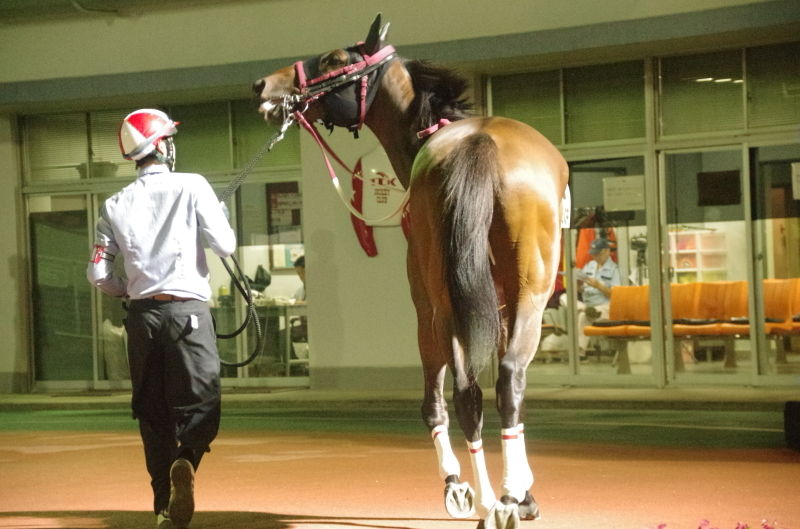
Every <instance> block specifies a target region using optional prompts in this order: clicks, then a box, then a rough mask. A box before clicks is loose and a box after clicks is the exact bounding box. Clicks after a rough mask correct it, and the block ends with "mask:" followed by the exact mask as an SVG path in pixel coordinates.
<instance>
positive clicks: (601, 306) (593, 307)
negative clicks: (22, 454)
mask: <svg viewBox="0 0 800 529" xmlns="http://www.w3.org/2000/svg"><path fill="white" fill-rule="evenodd" d="M589 254H590V255H591V256H592V260H591V261H589V262H588V263H586V266H584V267H583V269H582V272H583V274H582V276H583V280H582V281H578V292H580V293H581V294H582V298H583V303H579V304H578V318H577V320H578V321H577V327H578V345H579V347H580V354H581V356H585V355H586V348H587V346H588V345H589V337H588V336H586V335H585V334H584V333H583V328H584V327H585V326H586V325H589V324H590V323H591V322H594V321H597V320H607V319H608V309H609V305H610V303H611V289H612V288H613V287H615V286H619V285H621V284H622V280H621V279H620V275H619V268H618V267H617V263H615V262H614V260H613V259H611V258H610V256H611V243H609V242H608V239H603V238H597V239H595V240H593V241H592V246H591V248H590V249H589Z"/></svg>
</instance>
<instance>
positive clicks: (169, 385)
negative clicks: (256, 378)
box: [125, 299, 220, 513]
mask: <svg viewBox="0 0 800 529" xmlns="http://www.w3.org/2000/svg"><path fill="white" fill-rule="evenodd" d="M125 328H126V330H127V331H128V360H129V362H130V368H131V383H132V385H133V398H132V402H131V407H132V409H133V417H134V418H135V419H138V420H139V432H140V433H141V436H142V441H143V443H144V455H145V461H146V463H147V471H148V472H149V473H150V477H151V485H152V487H153V495H154V502H153V508H154V511H155V512H156V513H159V512H161V511H162V510H163V509H165V508H166V507H167V504H168V503H169V489H170V480H169V470H170V467H171V466H172V463H173V462H174V461H175V459H177V458H178V457H182V458H185V459H188V460H189V461H191V462H192V464H193V465H194V467H195V468H197V466H198V465H199V464H200V459H201V458H202V457H203V454H204V453H205V452H208V451H209V450H210V448H209V445H210V444H211V441H213V440H214V438H215V437H216V435H217V431H218V430H219V421H220V381H219V369H220V364H219V356H218V355H217V343H216V336H215V334H214V325H213V322H212V319H211V313H210V311H209V310H208V305H207V304H206V303H205V302H202V301H174V302H173V301H156V300H150V299H145V300H132V301H131V303H130V308H129V309H128V315H127V318H126V320H125Z"/></svg>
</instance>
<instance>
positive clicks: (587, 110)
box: [564, 61, 645, 143]
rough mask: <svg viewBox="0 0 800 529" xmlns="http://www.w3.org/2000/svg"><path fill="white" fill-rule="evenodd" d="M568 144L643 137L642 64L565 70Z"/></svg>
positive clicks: (630, 63) (618, 64)
mask: <svg viewBox="0 0 800 529" xmlns="http://www.w3.org/2000/svg"><path fill="white" fill-rule="evenodd" d="M564 108H565V112H566V127H567V143H578V142H587V141H603V140H621V139H628V138H644V136H645V119H644V63H643V62H642V61H634V62H623V63H617V64H601V65H597V66H586V67H583V68H570V69H567V70H565V71H564Z"/></svg>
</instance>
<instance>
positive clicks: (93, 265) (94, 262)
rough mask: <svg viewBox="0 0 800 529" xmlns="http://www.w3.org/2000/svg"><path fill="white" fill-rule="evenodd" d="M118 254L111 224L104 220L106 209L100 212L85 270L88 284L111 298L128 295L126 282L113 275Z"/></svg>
mask: <svg viewBox="0 0 800 529" xmlns="http://www.w3.org/2000/svg"><path fill="white" fill-rule="evenodd" d="M118 253H119V246H117V242H116V240H115V239H114V232H113V230H112V229H111V224H110V223H109V222H108V219H107V218H106V209H105V207H103V210H102V211H101V212H100V218H99V219H98V220H97V228H96V230H95V237H94V248H93V249H92V255H91V257H90V258H89V266H88V267H87V268H86V278H87V279H88V280H89V282H90V283H91V284H92V285H94V286H96V287H97V288H99V289H100V290H102V291H103V292H105V293H106V294H110V295H112V296H117V297H122V296H125V295H127V293H128V288H127V286H128V284H127V281H126V280H125V279H124V278H122V277H120V276H118V275H116V274H115V273H114V259H115V258H116V256H117V254H118Z"/></svg>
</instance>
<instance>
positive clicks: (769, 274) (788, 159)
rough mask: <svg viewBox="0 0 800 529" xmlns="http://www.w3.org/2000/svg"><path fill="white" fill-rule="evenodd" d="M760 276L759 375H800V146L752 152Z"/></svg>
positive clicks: (755, 232)
mask: <svg viewBox="0 0 800 529" xmlns="http://www.w3.org/2000/svg"><path fill="white" fill-rule="evenodd" d="M750 160H751V171H752V173H753V175H754V178H753V179H752V182H753V189H752V193H753V201H754V207H753V211H754V219H753V220H754V230H753V231H754V238H755V244H756V256H757V260H756V276H757V277H758V278H759V280H760V281H761V283H762V285H763V286H762V291H761V295H760V296H759V297H758V298H757V299H758V305H759V308H760V310H759V313H760V314H761V316H760V318H759V324H758V325H756V326H753V332H754V333H756V332H757V338H758V343H759V347H758V351H759V355H758V373H759V374H760V375H766V376H770V377H772V378H776V379H777V378H779V377H780V375H787V376H789V377H796V376H797V374H798V373H800V251H798V248H800V145H797V144H793V145H781V146H773V147H760V148H757V149H751V150H750Z"/></svg>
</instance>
